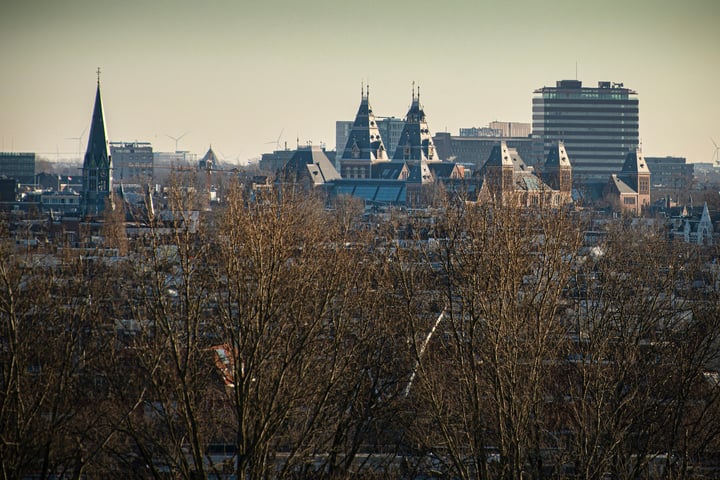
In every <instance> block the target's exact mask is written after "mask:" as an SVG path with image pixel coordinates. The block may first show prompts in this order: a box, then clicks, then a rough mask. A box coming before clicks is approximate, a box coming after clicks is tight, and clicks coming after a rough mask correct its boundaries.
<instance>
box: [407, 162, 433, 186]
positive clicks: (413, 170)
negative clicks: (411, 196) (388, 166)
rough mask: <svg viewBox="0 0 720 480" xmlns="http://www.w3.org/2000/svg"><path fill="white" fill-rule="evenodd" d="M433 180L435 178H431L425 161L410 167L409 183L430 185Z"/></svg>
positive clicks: (431, 175)
mask: <svg viewBox="0 0 720 480" xmlns="http://www.w3.org/2000/svg"><path fill="white" fill-rule="evenodd" d="M434 179H435V177H433V174H432V172H431V171H430V167H428V163H427V162H426V161H425V160H420V161H419V162H417V163H413V164H412V165H410V176H409V177H408V181H409V182H415V183H432V182H433V181H434Z"/></svg>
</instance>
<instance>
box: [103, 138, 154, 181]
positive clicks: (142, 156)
mask: <svg viewBox="0 0 720 480" xmlns="http://www.w3.org/2000/svg"><path fill="white" fill-rule="evenodd" d="M110 156H111V157H112V163H113V181H115V182H118V183H140V184H145V183H147V182H149V181H151V180H152V177H153V162H154V155H153V149H152V145H151V144H150V143H148V142H110Z"/></svg>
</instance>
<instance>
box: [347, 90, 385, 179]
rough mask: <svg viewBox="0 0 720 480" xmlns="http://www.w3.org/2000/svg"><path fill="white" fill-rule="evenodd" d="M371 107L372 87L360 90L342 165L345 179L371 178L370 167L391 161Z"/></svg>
mask: <svg viewBox="0 0 720 480" xmlns="http://www.w3.org/2000/svg"><path fill="white" fill-rule="evenodd" d="M389 160H390V159H389V157H388V155H387V152H386V151H385V144H384V143H383V140H382V138H381V137H380V129H379V128H378V126H377V122H376V120H375V114H374V113H373V111H372V106H371V105H370V87H369V86H368V87H367V88H361V89H360V107H359V108H358V112H357V115H355V121H354V122H353V126H352V130H350V135H349V136H348V141H347V143H346V144H345V149H344V150H343V153H342V157H341V158H340V163H341V165H342V171H343V176H344V177H356V178H357V177H363V178H369V177H370V165H371V164H373V163H375V162H380V161H389Z"/></svg>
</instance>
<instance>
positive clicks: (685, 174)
mask: <svg viewBox="0 0 720 480" xmlns="http://www.w3.org/2000/svg"><path fill="white" fill-rule="evenodd" d="M645 161H646V162H647V166H648V168H649V169H650V173H652V190H653V192H662V193H664V194H665V193H669V194H673V195H675V197H676V198H677V196H678V195H679V194H680V193H681V192H684V191H686V190H687V189H689V188H690V186H691V185H692V181H693V175H694V174H695V165H694V164H692V163H687V160H686V159H685V158H683V157H645Z"/></svg>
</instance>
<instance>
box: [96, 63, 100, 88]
mask: <svg viewBox="0 0 720 480" xmlns="http://www.w3.org/2000/svg"><path fill="white" fill-rule="evenodd" d="M97 84H98V87H99V86H100V67H98V68H97Z"/></svg>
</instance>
